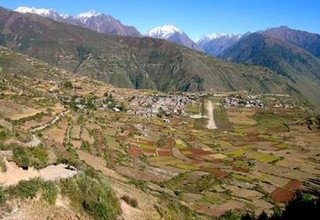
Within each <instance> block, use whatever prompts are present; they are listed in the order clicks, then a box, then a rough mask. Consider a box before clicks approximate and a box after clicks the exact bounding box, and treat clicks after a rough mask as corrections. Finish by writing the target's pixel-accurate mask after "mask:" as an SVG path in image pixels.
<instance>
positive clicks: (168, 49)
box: [0, 9, 299, 96]
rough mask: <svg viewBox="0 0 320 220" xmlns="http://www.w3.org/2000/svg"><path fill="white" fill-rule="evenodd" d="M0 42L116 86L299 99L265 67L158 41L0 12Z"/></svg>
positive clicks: (44, 18)
mask: <svg viewBox="0 0 320 220" xmlns="http://www.w3.org/2000/svg"><path fill="white" fill-rule="evenodd" d="M0 39H1V41H0V45H2V46H5V47H9V48H10V49H13V50H14V51H18V52H21V53H25V54H27V55H29V56H32V57H35V58H38V59H40V60H42V61H45V62H47V63H49V64H52V65H55V66H58V67H60V68H64V69H66V70H69V71H72V72H74V73H77V74H82V75H86V76H89V77H92V78H94V79H98V80H102V81H105V82H109V83H111V84H113V85H116V86H120V87H128V88H137V89H142V88H147V89H158V90H162V91H178V90H179V91H199V90H210V91H230V90H250V89H252V90H254V91H257V92H271V91H274V92H279V93H281V92H285V91H287V90H290V91H293V92H294V93H295V94H296V95H297V96H299V92H295V90H293V89H290V88H291V86H290V85H289V84H287V83H286V82H285V81H284V79H283V77H281V76H278V75H277V74H275V73H274V72H272V71H270V70H268V69H266V68H260V67H255V66H248V65H242V64H234V63H230V62H225V61H222V60H219V59H215V58H212V57H210V56H207V55H205V54H204V53H201V52H197V51H195V50H191V49H188V48H186V47H181V46H178V45H176V44H172V43H170V42H168V41H165V40H162V39H153V38H142V37H140V38H137V37H124V36H110V35H105V34H101V33H98V32H95V31H91V30H89V29H86V28H82V27H79V26H75V25H70V24H67V23H61V22H56V21H54V20H51V19H49V18H46V17H41V16H37V15H33V14H30V13H27V14H26V13H18V12H14V11H10V10H6V9H1V10H0ZM279 82H282V83H279Z"/></svg>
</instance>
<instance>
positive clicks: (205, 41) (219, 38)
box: [197, 33, 249, 57]
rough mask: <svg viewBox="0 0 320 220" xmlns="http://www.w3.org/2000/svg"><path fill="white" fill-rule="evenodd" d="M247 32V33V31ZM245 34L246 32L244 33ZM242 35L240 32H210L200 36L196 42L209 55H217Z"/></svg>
mask: <svg viewBox="0 0 320 220" xmlns="http://www.w3.org/2000/svg"><path fill="white" fill-rule="evenodd" d="M248 34H249V33H248ZM246 35H247V34H246ZM243 36H245V35H242V34H211V35H207V36H204V37H203V38H201V39H200V40H199V41H198V42H197V44H198V45H199V47H200V48H201V49H202V50H203V51H204V52H206V53H207V54H209V55H211V56H215V57H216V56H219V55H220V54H222V53H223V52H224V51H225V50H226V49H228V48H229V47H231V46H233V45H234V44H235V43H237V42H238V41H239V40H240V39H241V38H242V37H243Z"/></svg>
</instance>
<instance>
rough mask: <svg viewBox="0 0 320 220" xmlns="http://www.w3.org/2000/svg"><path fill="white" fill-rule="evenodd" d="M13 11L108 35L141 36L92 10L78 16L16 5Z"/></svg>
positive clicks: (137, 32) (132, 28)
mask: <svg viewBox="0 0 320 220" xmlns="http://www.w3.org/2000/svg"><path fill="white" fill-rule="evenodd" d="M15 11H17V12H20V13H32V14H37V15H40V16H43V17H48V18H51V19H53V20H56V21H60V22H65V23H68V24H73V25H78V26H82V27H86V28H88V29H90V30H93V31H97V32H100V33H105V34H109V35H123V36H135V37H140V36H142V35H141V34H140V33H139V31H138V30H137V29H136V28H134V27H131V26H126V25H123V24H122V23H121V22H120V21H118V20H116V19H115V18H113V17H112V16H110V15H106V14H103V13H98V12H96V11H94V10H91V11H88V12H85V13H81V14H79V15H78V16H71V15H66V14H59V13H58V12H56V11H55V10H53V9H44V8H34V7H32V8H30V7H25V6H24V7H18V8H17V9H16V10H15Z"/></svg>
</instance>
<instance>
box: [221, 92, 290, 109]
mask: <svg viewBox="0 0 320 220" xmlns="http://www.w3.org/2000/svg"><path fill="white" fill-rule="evenodd" d="M222 104H223V105H224V106H234V107H247V108H265V107H273V108H285V109H287V108H295V107H296V104H295V103H294V102H293V101H292V99H291V98H290V97H287V96H277V97H274V95H267V94H265V95H233V96H227V97H225V98H223V99H222Z"/></svg>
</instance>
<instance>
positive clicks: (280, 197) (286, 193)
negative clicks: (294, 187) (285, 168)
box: [271, 187, 294, 203]
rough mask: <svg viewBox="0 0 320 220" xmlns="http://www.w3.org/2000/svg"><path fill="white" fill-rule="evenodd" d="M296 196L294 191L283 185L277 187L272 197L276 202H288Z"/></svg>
mask: <svg viewBox="0 0 320 220" xmlns="http://www.w3.org/2000/svg"><path fill="white" fill-rule="evenodd" d="M293 196H294V192H293V191H291V190H288V189H285V188H282V187H278V188H276V189H275V190H274V191H273V192H272V193H271V198H272V199H273V201H274V202H275V203H286V202H288V201H290V200H291V199H292V198H293Z"/></svg>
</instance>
